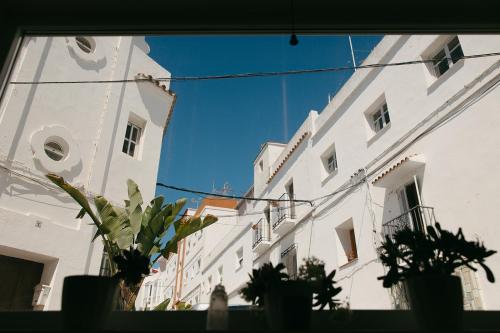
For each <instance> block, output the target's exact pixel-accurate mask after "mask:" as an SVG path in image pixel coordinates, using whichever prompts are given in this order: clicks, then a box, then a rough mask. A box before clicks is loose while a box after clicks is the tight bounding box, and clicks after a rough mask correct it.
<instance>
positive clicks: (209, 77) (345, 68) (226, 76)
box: [10, 52, 500, 85]
mask: <svg viewBox="0 0 500 333" xmlns="http://www.w3.org/2000/svg"><path fill="white" fill-rule="evenodd" d="M494 56H500V52H491V53H480V54H472V55H464V56H462V57H460V58H456V59H451V58H439V59H422V60H411V61H402V62H394V63H382V64H367V65H358V66H341V67H329V68H315V69H299V70H290V71H282V72H253V73H240V74H224V75H207V76H177V77H175V76H174V77H159V78H152V77H151V78H135V79H121V80H82V81H11V82H10V84H17V85H22V84H83V83H131V82H141V81H151V80H154V81H168V82H180V81H206V80H224V79H241V78H251V77H272V76H285V75H298V74H312V73H325V72H342V71H352V70H357V69H370V68H381V67H396V66H406V65H416V64H426V63H434V62H438V61H442V60H444V59H448V60H455V61H457V60H461V59H475V58H485V57H494Z"/></svg>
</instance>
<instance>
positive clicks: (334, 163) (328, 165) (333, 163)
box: [325, 149, 339, 173]
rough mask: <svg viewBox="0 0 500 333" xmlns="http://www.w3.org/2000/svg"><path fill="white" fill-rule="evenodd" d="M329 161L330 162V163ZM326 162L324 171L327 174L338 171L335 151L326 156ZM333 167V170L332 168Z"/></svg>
mask: <svg viewBox="0 0 500 333" xmlns="http://www.w3.org/2000/svg"><path fill="white" fill-rule="evenodd" d="M330 159H331V162H330ZM325 162H326V171H327V172H328V173H333V172H335V171H337V170H338V168H339V165H338V160H337V151H336V150H335V149H333V151H332V152H331V153H330V154H328V155H327V156H326V158H325ZM332 166H333V168H332Z"/></svg>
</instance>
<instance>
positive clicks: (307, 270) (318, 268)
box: [298, 257, 342, 310]
mask: <svg viewBox="0 0 500 333" xmlns="http://www.w3.org/2000/svg"><path fill="white" fill-rule="evenodd" d="M335 273H336V270H333V271H331V272H330V274H328V275H326V271H325V263H324V262H323V261H321V260H319V259H317V258H315V257H311V258H307V259H304V264H302V265H301V266H300V267H299V275H298V279H299V280H301V281H307V282H308V283H309V285H310V287H311V289H312V292H313V293H314V301H315V303H314V304H313V306H317V307H319V310H323V309H324V308H325V307H326V306H327V305H328V307H329V309H330V310H335V309H337V308H338V306H339V305H340V302H339V300H336V299H335V298H334V297H335V296H337V295H338V294H339V293H340V292H341V291H342V287H335V285H334V284H335V281H334V280H333V278H334V277H335Z"/></svg>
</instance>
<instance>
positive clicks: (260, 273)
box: [240, 262, 288, 307]
mask: <svg viewBox="0 0 500 333" xmlns="http://www.w3.org/2000/svg"><path fill="white" fill-rule="evenodd" d="M283 269H285V265H283V264H282V263H279V264H277V265H276V266H273V264H272V263H270V262H269V263H265V264H263V265H262V267H260V268H257V269H253V270H252V274H249V276H250V281H249V282H248V283H247V285H246V286H245V287H244V288H243V289H241V292H240V293H241V295H242V296H243V299H244V300H246V301H247V302H252V304H257V305H258V306H260V307H262V306H264V294H265V293H266V292H267V291H269V290H270V288H273V287H274V286H277V285H279V284H280V283H282V281H286V280H288V275H287V274H286V273H284V272H282V271H283Z"/></svg>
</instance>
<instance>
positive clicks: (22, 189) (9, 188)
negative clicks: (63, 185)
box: [0, 177, 74, 210]
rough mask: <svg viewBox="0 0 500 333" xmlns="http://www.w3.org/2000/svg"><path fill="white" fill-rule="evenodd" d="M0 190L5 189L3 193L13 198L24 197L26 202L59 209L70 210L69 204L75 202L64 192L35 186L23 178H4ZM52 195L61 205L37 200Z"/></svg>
mask: <svg viewBox="0 0 500 333" xmlns="http://www.w3.org/2000/svg"><path fill="white" fill-rule="evenodd" d="M0 188H2V189H3V192H2V193H5V194H7V195H8V196H11V197H22V198H23V199H24V200H29V201H33V202H39V203H43V204H44V205H48V206H54V207H59V208H66V209H72V210H73V209H74V208H68V204H70V203H72V202H73V200H72V199H71V198H70V197H69V196H67V195H66V194H65V193H64V192H62V191H59V190H57V189H54V190H51V189H48V188H46V187H43V186H42V185H39V184H34V183H33V182H32V181H27V180H24V179H22V178H18V177H16V178H14V177H2V179H1V180H0ZM47 195H50V196H51V197H53V198H55V199H57V200H58V201H59V202H61V205H56V204H50V203H47V202H45V201H43V200H36V199H35V198H40V197H43V196H47Z"/></svg>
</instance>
